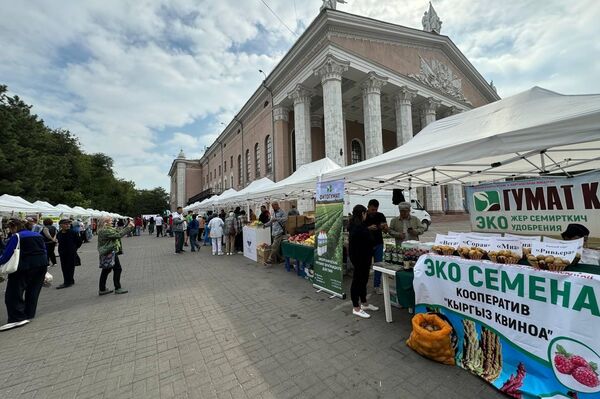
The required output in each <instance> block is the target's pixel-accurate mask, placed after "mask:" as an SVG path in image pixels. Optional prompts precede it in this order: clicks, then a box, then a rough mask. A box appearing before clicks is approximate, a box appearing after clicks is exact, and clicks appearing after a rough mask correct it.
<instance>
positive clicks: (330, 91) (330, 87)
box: [314, 55, 350, 166]
mask: <svg viewBox="0 0 600 399" xmlns="http://www.w3.org/2000/svg"><path fill="white" fill-rule="evenodd" d="M348 65H350V63H349V62H347V61H341V60H338V59H337V58H335V57H333V56H331V55H328V56H327V57H326V58H325V61H323V63H322V64H321V65H320V66H319V67H317V68H316V69H315V71H314V73H315V75H317V76H319V77H320V78H321V85H322V86H323V113H324V118H325V156H327V157H329V158H331V160H333V161H334V162H335V163H337V164H338V165H340V166H345V165H346V161H345V156H346V154H345V151H344V147H345V144H346V143H345V142H344V116H343V113H342V73H344V72H346V71H347V70H348Z"/></svg>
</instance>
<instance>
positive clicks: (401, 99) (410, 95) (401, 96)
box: [394, 86, 417, 105]
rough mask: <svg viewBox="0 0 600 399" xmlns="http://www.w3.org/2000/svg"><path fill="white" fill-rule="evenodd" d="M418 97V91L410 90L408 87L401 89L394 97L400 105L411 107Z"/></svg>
mask: <svg viewBox="0 0 600 399" xmlns="http://www.w3.org/2000/svg"><path fill="white" fill-rule="evenodd" d="M416 96H417V91H416V90H414V89H410V88H408V86H402V87H400V90H398V92H397V93H396V94H395V95H394V101H395V102H396V104H398V105H411V104H412V100H413V99H414V98H415V97H416Z"/></svg>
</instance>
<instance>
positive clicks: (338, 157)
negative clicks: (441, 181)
mask: <svg viewBox="0 0 600 399" xmlns="http://www.w3.org/2000/svg"><path fill="white" fill-rule="evenodd" d="M325 3H326V5H325V6H324V7H323V8H322V10H321V12H320V13H319V15H318V16H317V18H316V19H315V20H314V21H313V22H312V23H311V25H310V26H309V27H308V28H307V29H306V31H305V32H304V33H303V34H302V36H300V38H299V39H298V40H297V41H296V43H295V44H294V45H293V46H292V48H291V49H290V50H289V51H288V53H287V54H286V55H285V56H284V57H283V59H282V60H281V61H280V62H279V64H278V65H277V66H276V67H275V69H274V70H273V71H272V72H271V73H270V74H269V75H268V76H267V78H266V79H265V81H264V82H263V84H262V85H261V86H260V87H259V88H258V89H257V90H256V91H255V92H254V94H253V95H252V96H251V97H250V98H249V99H248V101H247V102H246V103H245V104H244V106H243V107H242V109H240V111H239V112H238V114H237V115H236V116H235V117H234V118H233V120H231V121H230V122H229V124H228V125H227V126H226V128H225V129H224V130H223V131H222V132H221V134H220V135H219V137H218V138H217V140H216V141H215V142H214V143H213V144H212V145H211V146H210V147H209V148H208V149H207V150H206V152H205V154H204V155H203V156H202V158H201V159H199V160H193V161H191V160H186V159H185V157H183V156H182V154H180V157H178V158H177V159H175V160H174V161H173V165H172V166H171V170H170V172H169V176H170V177H171V201H172V206H175V205H186V204H188V203H191V202H194V201H198V200H202V199H203V198H205V197H207V196H209V195H210V194H212V193H219V192H221V191H223V190H225V189H227V188H230V187H232V188H234V189H236V190H239V189H241V188H243V187H245V186H246V185H247V184H249V183H250V182H252V181H253V180H255V179H258V178H262V177H265V176H266V177H269V178H271V179H272V180H274V181H279V180H281V179H283V178H285V177H287V176H289V175H290V174H291V173H293V172H294V170H295V169H296V168H297V167H299V166H300V165H303V164H306V163H309V162H312V161H315V160H317V159H321V158H323V157H325V156H327V157H329V158H331V159H332V160H333V161H335V162H336V163H338V164H339V165H340V166H345V165H348V164H352V163H356V162H360V161H362V160H364V159H367V158H371V157H374V156H377V155H379V154H381V153H383V152H386V151H389V150H391V149H393V148H395V147H397V146H400V145H402V144H403V143H405V142H407V141H408V140H410V139H411V138H412V137H413V136H414V135H415V134H417V133H418V132H419V131H420V130H421V129H422V128H424V127H425V126H426V125H427V124H429V123H431V122H433V121H435V120H437V119H440V118H444V117H446V116H449V115H452V114H454V113H457V112H462V111H465V110H469V109H471V108H474V107H479V106H482V105H485V104H488V103H490V102H493V101H496V100H498V99H499V96H498V94H497V93H496V90H495V88H494V87H493V85H491V84H489V83H488V82H487V81H486V80H485V79H484V78H483V76H481V74H480V73H479V72H478V71H477V70H476V69H475V68H474V67H473V65H472V64H471V63H470V62H469V60H468V59H467V58H466V57H465V56H464V54H462V53H461V51H460V50H459V49H458V48H457V47H456V45H455V44H454V43H453V42H452V40H450V38H448V37H447V36H443V35H441V34H439V31H440V28H441V21H440V20H439V18H438V17H437V15H436V14H435V10H433V8H431V7H430V9H429V11H428V13H427V14H426V15H425V16H424V17H423V30H421V29H413V28H407V27H404V26H400V25H395V24H391V23H387V22H383V21H377V20H373V19H370V18H366V17H362V16H358V15H352V14H348V13H345V12H341V11H338V10H335V9H332V8H331V7H332V6H331V5H330V3H333V4H335V2H324V4H325ZM182 184H183V187H181V185H182ZM421 200H423V201H424V203H425V205H426V207H427V209H428V210H430V211H432V212H434V213H436V212H443V211H446V212H461V211H463V204H462V188H461V187H460V185H449V186H446V187H439V186H433V187H428V188H427V189H426V190H423V192H422V198H421Z"/></svg>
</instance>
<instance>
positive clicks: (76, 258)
mask: <svg viewBox="0 0 600 399" xmlns="http://www.w3.org/2000/svg"><path fill="white" fill-rule="evenodd" d="M75 266H81V258H80V257H79V254H78V253H77V252H75Z"/></svg>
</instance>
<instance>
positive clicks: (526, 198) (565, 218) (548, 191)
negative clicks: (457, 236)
mask: <svg viewBox="0 0 600 399" xmlns="http://www.w3.org/2000/svg"><path fill="white" fill-rule="evenodd" d="M467 201H468V207H469V213H470V216H471V227H472V229H473V230H474V231H486V232H496V233H515V234H535V235H537V234H546V235H560V233H561V232H562V231H564V230H565V229H566V227H567V225H569V224H570V223H579V224H582V225H584V226H586V227H587V228H588V229H589V230H590V238H595V239H600V173H598V172H594V173H588V174H585V175H583V176H579V177H573V178H559V179H555V178H540V179H528V180H518V181H511V182H503V183H490V184H483V185H479V186H475V187H467Z"/></svg>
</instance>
